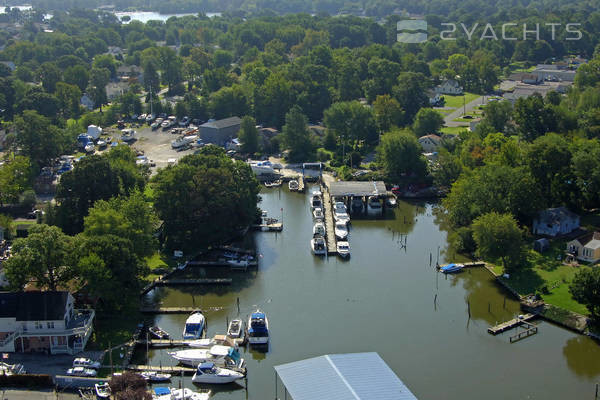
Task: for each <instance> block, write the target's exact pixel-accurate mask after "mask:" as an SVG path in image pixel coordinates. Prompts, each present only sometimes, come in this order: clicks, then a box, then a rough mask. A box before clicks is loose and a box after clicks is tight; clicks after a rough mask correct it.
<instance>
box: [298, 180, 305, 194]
mask: <svg viewBox="0 0 600 400" xmlns="http://www.w3.org/2000/svg"><path fill="white" fill-rule="evenodd" d="M305 190H306V182H305V181H304V176H301V177H299V178H298V192H300V193H304V191H305Z"/></svg>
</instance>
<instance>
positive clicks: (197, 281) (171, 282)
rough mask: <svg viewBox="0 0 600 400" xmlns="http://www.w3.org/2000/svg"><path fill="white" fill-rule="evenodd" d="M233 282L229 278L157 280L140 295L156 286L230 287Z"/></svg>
mask: <svg viewBox="0 0 600 400" xmlns="http://www.w3.org/2000/svg"><path fill="white" fill-rule="evenodd" d="M232 282H233V280H232V279H231V278H212V279H211V278H203V279H161V278H158V279H156V280H155V281H153V282H151V283H149V284H148V285H146V286H145V287H144V288H143V289H142V291H141V294H142V295H145V294H146V293H148V292H149V291H151V290H152V289H154V288H155V287H157V286H181V285H189V286H194V285H231V283H232Z"/></svg>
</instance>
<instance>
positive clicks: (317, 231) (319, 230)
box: [313, 222, 326, 236]
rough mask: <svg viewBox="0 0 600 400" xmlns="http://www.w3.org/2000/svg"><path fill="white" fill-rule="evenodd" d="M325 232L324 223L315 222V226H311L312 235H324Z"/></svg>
mask: <svg viewBox="0 0 600 400" xmlns="http://www.w3.org/2000/svg"><path fill="white" fill-rule="evenodd" d="M325 233H326V231H325V224H324V223H322V222H317V223H315V226H313V235H316V236H325Z"/></svg>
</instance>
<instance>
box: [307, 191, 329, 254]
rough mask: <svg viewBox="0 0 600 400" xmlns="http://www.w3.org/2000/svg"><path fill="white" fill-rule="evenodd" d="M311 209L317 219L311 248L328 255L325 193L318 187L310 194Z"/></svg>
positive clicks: (314, 251)
mask: <svg viewBox="0 0 600 400" xmlns="http://www.w3.org/2000/svg"><path fill="white" fill-rule="evenodd" d="M310 209H311V211H312V214H313V218H314V220H315V224H314V226H313V237H312V239H311V240H310V248H311V250H312V252H313V254H314V255H317V256H322V255H326V254H327V242H326V241H325V236H326V235H327V230H326V229H325V223H324V220H325V216H324V215H323V193H321V191H320V190H318V189H316V190H314V191H313V192H312V195H311V196H310Z"/></svg>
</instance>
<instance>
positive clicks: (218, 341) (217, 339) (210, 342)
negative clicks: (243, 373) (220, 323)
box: [187, 335, 236, 349]
mask: <svg viewBox="0 0 600 400" xmlns="http://www.w3.org/2000/svg"><path fill="white" fill-rule="evenodd" d="M187 345H188V346H189V347H193V348H196V349H210V348H211V347H213V346H215V345H221V346H231V347H236V344H235V343H234V342H233V341H232V340H230V339H229V338H228V337H227V336H226V335H215V336H213V337H212V338H207V339H196V340H192V341H190V342H187Z"/></svg>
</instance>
